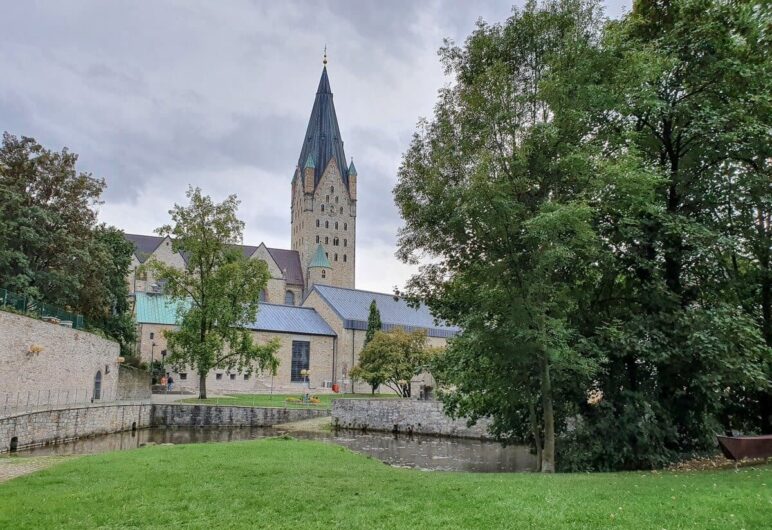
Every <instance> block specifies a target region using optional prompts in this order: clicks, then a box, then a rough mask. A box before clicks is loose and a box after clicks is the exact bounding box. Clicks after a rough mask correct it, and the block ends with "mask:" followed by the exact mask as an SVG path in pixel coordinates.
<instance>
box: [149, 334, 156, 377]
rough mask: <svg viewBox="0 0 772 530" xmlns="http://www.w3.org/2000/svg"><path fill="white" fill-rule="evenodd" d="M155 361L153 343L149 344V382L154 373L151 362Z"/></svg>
mask: <svg viewBox="0 0 772 530" xmlns="http://www.w3.org/2000/svg"><path fill="white" fill-rule="evenodd" d="M154 360H155V342H152V343H150V376H151V380H152V377H153V375H154V373H155V369H154V368H153V361H154Z"/></svg>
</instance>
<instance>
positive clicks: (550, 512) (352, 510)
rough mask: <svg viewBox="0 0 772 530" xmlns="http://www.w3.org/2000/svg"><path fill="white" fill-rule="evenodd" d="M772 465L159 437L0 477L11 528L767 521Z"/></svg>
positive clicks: (1, 504)
mask: <svg viewBox="0 0 772 530" xmlns="http://www.w3.org/2000/svg"><path fill="white" fill-rule="evenodd" d="M771 481H772V468H770V467H769V466H764V467H761V468H742V469H741V470H740V471H738V472H735V471H734V470H729V471H701V472H685V473H672V472H663V473H651V472H637V473H614V474H565V475H560V474H559V475H553V476H542V475H536V474H464V473H442V472H421V471H415V470H410V469H394V468H390V467H388V466H386V465H384V464H382V463H380V462H379V461H377V460H373V459H370V458H366V457H363V456H360V455H357V454H354V453H352V452H350V451H348V450H347V449H344V448H341V447H339V446H335V445H332V444H324V443H321V442H310V441H297V440H291V439H290V440H285V439H266V440H258V441H249V442H233V443H226V444H199V445H177V446H154V447H146V448H143V449H136V450H133V451H125V452H116V453H109V454H102V455H95V456H87V457H82V458H78V459H73V460H69V461H66V462H64V463H62V464H59V465H57V466H55V467H53V468H50V469H47V470H44V471H40V472H38V473H36V474H33V475H29V476H26V477H21V478H17V479H13V480H11V481H9V482H6V483H4V484H0V528H14V529H22V528H30V529H33V528H34V529H39V528H97V527H99V528H126V527H153V528H165V529H168V528H293V529H294V528H324V529H329V528H368V529H369V528H443V529H451V528H482V529H491V528H636V529H641V528H657V529H659V528H668V529H673V528H720V529H725V528H737V529H739V528H747V529H750V528H765V527H766V528H769V527H770V525H771V524H772V496H771V495H770V488H769V486H770V482H771Z"/></svg>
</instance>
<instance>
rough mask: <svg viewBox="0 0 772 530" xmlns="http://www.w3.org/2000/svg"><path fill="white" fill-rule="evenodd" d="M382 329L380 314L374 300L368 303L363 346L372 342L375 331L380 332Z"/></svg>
mask: <svg viewBox="0 0 772 530" xmlns="http://www.w3.org/2000/svg"><path fill="white" fill-rule="evenodd" d="M382 327H383V325H382V324H381V312H380V311H379V310H378V306H377V305H376V303H375V300H373V301H372V302H370V313H369V314H368V315H367V332H366V333H365V345H367V343H368V342H370V341H371V340H373V337H374V336H375V332H376V331H380V329H381V328H382Z"/></svg>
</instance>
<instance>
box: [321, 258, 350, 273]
mask: <svg viewBox="0 0 772 530" xmlns="http://www.w3.org/2000/svg"><path fill="white" fill-rule="evenodd" d="M324 255H325V256H327V259H330V253H329V252H325V253H324ZM333 261H338V253H337V252H336V253H335V254H333ZM346 261H347V260H346V255H345V254H343V263H346ZM322 272H324V271H322ZM322 278H324V276H322Z"/></svg>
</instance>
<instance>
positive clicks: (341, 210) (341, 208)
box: [321, 204, 343, 215]
mask: <svg viewBox="0 0 772 530" xmlns="http://www.w3.org/2000/svg"><path fill="white" fill-rule="evenodd" d="M321 208H322V213H324V204H322V206H321ZM333 211H335V210H333ZM340 213H341V215H342V214H343V206H341V207H340Z"/></svg>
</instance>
